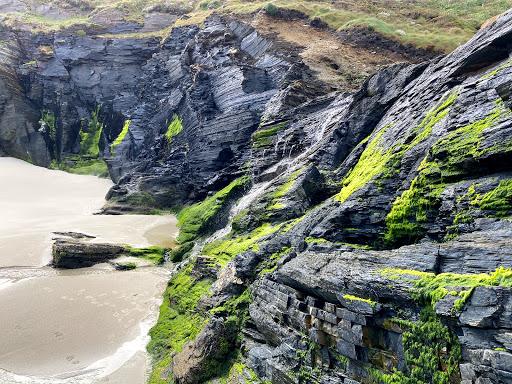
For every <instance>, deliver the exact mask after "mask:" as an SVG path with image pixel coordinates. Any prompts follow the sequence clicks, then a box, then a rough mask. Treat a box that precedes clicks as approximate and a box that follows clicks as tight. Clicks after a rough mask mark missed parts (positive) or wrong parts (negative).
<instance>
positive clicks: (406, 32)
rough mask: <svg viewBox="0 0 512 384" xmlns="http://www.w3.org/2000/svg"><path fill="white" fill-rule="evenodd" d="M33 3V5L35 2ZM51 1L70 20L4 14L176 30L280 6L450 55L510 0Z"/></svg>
mask: <svg viewBox="0 0 512 384" xmlns="http://www.w3.org/2000/svg"><path fill="white" fill-rule="evenodd" d="M33 2H34V3H37V1H36V0H33ZM53 3H54V5H57V6H60V7H61V8H62V9H66V10H67V12H68V13H69V15H70V16H68V17H61V18H59V19H56V18H51V17H46V16H43V15H41V14H37V12H35V11H27V12H14V13H8V14H3V16H4V17H5V18H6V19H7V21H5V22H6V23H9V24H20V23H23V24H28V25H31V26H33V28H34V29H35V30H40V31H56V30H61V29H66V28H70V27H76V26H78V25H84V26H87V25H90V24H91V23H92V20H94V16H95V15H103V16H107V17H108V15H109V13H112V14H113V13H114V12H121V13H122V14H123V15H124V18H125V20H127V21H132V22H138V23H142V22H143V20H144V16H145V14H146V13H147V12H148V10H150V9H154V10H157V11H165V12H170V13H174V14H178V15H186V17H184V18H181V19H178V21H177V22H176V26H179V25H186V24H201V23H202V22H203V21H204V19H205V18H206V17H207V16H208V15H210V14H211V13H212V12H213V11H215V12H219V13H224V14H233V13H234V14H248V13H252V12H256V11H259V10H261V9H264V8H267V9H268V10H269V12H271V11H272V10H275V9H276V7H278V8H284V9H291V10H297V11H300V12H302V13H304V14H306V15H307V16H308V17H310V18H318V19H320V20H322V21H324V22H325V23H327V24H328V25H329V26H330V27H331V28H333V29H336V30H347V29H351V28H355V27H363V28H368V29H370V30H374V31H376V32H378V33H380V34H382V35H384V36H386V37H388V38H391V39H393V40H397V41H400V42H402V43H405V44H411V45H414V46H416V47H421V48H434V49H436V50H441V51H445V52H448V51H451V50H453V49H454V48H456V47H457V46H458V45H460V44H462V43H464V42H466V41H467V40H468V39H469V38H471V36H472V35H473V34H474V33H475V32H476V31H477V30H478V29H479V27H480V26H481V24H482V23H483V22H485V21H486V20H487V19H489V18H491V17H493V16H495V15H498V14H500V13H502V12H504V11H506V10H507V9H508V8H510V6H511V4H510V1H509V0H486V1H482V0H465V1H451V2H446V1H442V0H417V1H414V2H407V3H404V2H399V1H396V2H395V1H391V2H390V1H385V2H383V1H378V0H365V1H355V0H349V1H344V2H332V1H328V0H316V1H298V0H274V1H250V2H248V1H243V0H192V1H184V0H182V1H178V0H175V1H173V2H171V3H170V2H168V1H164V0H147V1H141V0H109V1H99V0H80V1H77V2H73V3H72V4H70V2H66V1H63V0H56V1H54V2H53ZM269 4H272V6H269ZM34 9H35V8H34ZM135 37H136V36H135Z"/></svg>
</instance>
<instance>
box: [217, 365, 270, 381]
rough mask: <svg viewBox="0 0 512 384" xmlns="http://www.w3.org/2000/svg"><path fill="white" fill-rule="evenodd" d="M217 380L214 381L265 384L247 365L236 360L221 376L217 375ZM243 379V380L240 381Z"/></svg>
mask: <svg viewBox="0 0 512 384" xmlns="http://www.w3.org/2000/svg"><path fill="white" fill-rule="evenodd" d="M217 380H218V381H215V383H217V384H230V383H246V384H259V383H262V384H266V383H263V382H262V381H261V380H260V379H259V378H258V375H256V373H255V372H254V371H253V370H252V369H250V368H249V367H247V366H246V365H245V364H243V363H241V362H239V361H236V362H235V363H233V365H231V368H230V369H229V371H228V372H227V373H226V374H225V375H223V376H222V377H219V378H218V379H217ZM242 380H243V381H242ZM269 384H270V383H269Z"/></svg>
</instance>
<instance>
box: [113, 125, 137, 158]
mask: <svg viewBox="0 0 512 384" xmlns="http://www.w3.org/2000/svg"><path fill="white" fill-rule="evenodd" d="M131 122H132V121H131V120H125V122H124V124H123V129H122V130H121V132H120V133H119V135H118V136H117V137H116V139H115V140H114V141H113V142H112V144H110V151H111V152H112V153H115V149H116V148H117V146H119V144H121V143H122V142H123V140H124V138H125V137H126V135H127V134H128V132H129V131H130V124H131Z"/></svg>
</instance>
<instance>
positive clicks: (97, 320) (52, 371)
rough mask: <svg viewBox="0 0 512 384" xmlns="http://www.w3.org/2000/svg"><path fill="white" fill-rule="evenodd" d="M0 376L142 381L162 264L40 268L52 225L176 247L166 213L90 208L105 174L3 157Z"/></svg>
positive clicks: (103, 187) (106, 184)
mask: <svg viewBox="0 0 512 384" xmlns="http://www.w3.org/2000/svg"><path fill="white" fill-rule="evenodd" d="M0 180H2V188H0V212H2V217H1V220H0V308H1V311H0V324H1V326H0V383H1V384H4V383H5V384H7V383H13V384H14V383H34V384H36V383H37V384H46V383H55V384H58V383H63V384H64V383H77V384H85V383H110V384H111V383H123V384H142V383H144V378H145V371H146V367H147V364H148V362H147V357H146V355H145V353H144V349H145V344H146V343H147V341H148V336H147V331H148V330H149V328H150V327H151V325H152V324H153V323H154V321H155V319H156V316H157V312H158V306H159V303H160V300H161V294H162V292H163V290H164V288H165V284H166V281H167V278H168V276H167V272H166V271H165V270H164V269H163V268H157V267H142V268H138V269H137V270H134V271H127V272H117V271H114V270H113V269H112V268H111V267H110V266H109V265H98V266H95V267H93V268H86V269H81V270H73V271H57V270H54V269H52V268H50V267H47V266H45V265H46V264H47V263H48V261H49V260H50V248H51V241H52V237H55V235H52V232H54V231H77V232H83V233H87V234H90V235H94V236H97V239H95V241H112V242H119V243H125V244H130V245H132V246H149V245H161V246H169V245H171V244H173V242H174V240H175V239H174V237H175V235H176V220H175V218H174V217H172V216H140V215H133V216H99V215H96V216H95V215H93V213H94V212H96V211H97V210H98V209H99V208H101V206H102V205H103V203H104V198H103V197H104V195H105V194H106V192H107V191H108V189H109V188H110V186H111V185H112V184H111V182H110V181H109V180H104V179H98V178H95V177H90V176H78V175H70V174H66V173H63V172H60V171H50V170H46V169H43V168H39V167H35V166H32V165H30V164H27V163H24V162H21V161H18V160H14V159H8V158H0Z"/></svg>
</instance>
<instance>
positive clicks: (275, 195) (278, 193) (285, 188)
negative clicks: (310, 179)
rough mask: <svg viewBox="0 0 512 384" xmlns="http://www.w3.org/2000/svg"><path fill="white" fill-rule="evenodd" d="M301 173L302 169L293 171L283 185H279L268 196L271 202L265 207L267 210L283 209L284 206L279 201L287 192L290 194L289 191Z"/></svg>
mask: <svg viewBox="0 0 512 384" xmlns="http://www.w3.org/2000/svg"><path fill="white" fill-rule="evenodd" d="M302 172H303V169H302V168H301V169H298V170H296V171H294V172H293V173H292V174H291V175H290V177H288V179H287V180H286V182H285V183H283V184H281V185H280V186H279V187H277V188H276V189H275V190H274V191H273V192H272V194H271V195H270V197H271V199H272V201H271V203H270V204H269V205H268V206H267V209H270V210H278V209H283V208H284V207H285V206H284V204H283V203H282V202H280V201H279V200H280V199H281V198H283V197H284V196H286V194H287V193H288V192H290V190H291V189H292V187H293V186H294V184H295V182H296V181H297V179H298V177H299V176H300V175H301V174H302Z"/></svg>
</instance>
